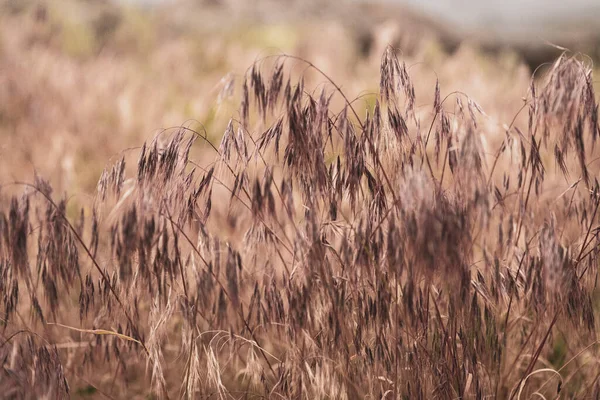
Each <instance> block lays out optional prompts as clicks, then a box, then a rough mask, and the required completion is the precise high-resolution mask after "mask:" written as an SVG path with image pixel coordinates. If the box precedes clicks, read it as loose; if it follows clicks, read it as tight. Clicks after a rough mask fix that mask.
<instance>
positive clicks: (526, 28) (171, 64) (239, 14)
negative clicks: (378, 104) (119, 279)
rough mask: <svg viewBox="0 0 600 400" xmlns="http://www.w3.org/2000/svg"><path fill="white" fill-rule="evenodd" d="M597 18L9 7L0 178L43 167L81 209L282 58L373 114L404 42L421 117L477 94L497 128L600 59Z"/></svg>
mask: <svg viewBox="0 0 600 400" xmlns="http://www.w3.org/2000/svg"><path fill="white" fill-rule="evenodd" d="M598 16H600V2H598V1H597V0H572V1H570V2H568V5H567V2H563V1H554V0H553V1H549V0H546V1H543V0H505V1H470V0H381V1H359V0H338V1H335V2H334V1H326V0H298V1H294V0H244V1H241V0H113V1H110V0H46V1H44V0H0V181H2V182H7V181H12V180H27V181H31V180H32V177H33V173H34V171H37V173H39V174H40V175H42V176H44V177H46V178H47V179H50V182H51V184H52V185H53V186H54V187H55V189H56V190H57V191H58V192H59V193H69V194H70V195H72V196H73V200H72V203H73V209H74V210H76V209H77V208H78V206H79V204H77V203H78V200H77V199H78V198H80V197H85V196H90V195H93V193H94V191H95V187H96V183H97V180H98V177H99V176H100V174H101V172H102V169H103V168H104V167H105V166H106V165H107V164H108V163H110V162H112V161H114V160H115V159H116V158H117V157H121V156H122V155H123V154H124V152H127V151H128V150H126V149H132V148H137V147H139V146H141V144H142V143H143V142H144V141H145V140H149V139H151V138H152V137H153V135H154V134H155V133H156V132H158V131H159V130H160V129H163V128H169V127H175V126H180V125H181V124H185V125H186V126H189V127H191V128H194V129H201V128H204V129H206V132H207V135H208V137H209V138H210V139H211V140H212V141H213V142H216V143H218V141H219V140H220V137H221V135H222V132H223V131H224V128H225V126H226V124H227V121H228V120H229V118H230V117H231V116H234V117H235V116H236V110H237V105H238V104H239V87H238V84H239V82H240V77H241V76H243V74H244V73H245V72H246V70H247V69H248V67H250V66H251V65H252V63H253V62H255V61H257V60H260V59H263V58H264V57H266V56H269V55H275V54H281V53H287V54H292V55H295V56H299V57H303V58H304V59H306V60H309V61H311V62H313V63H314V64H316V65H317V66H318V67H320V68H321V69H322V70H323V71H324V72H325V73H327V74H328V75H329V76H331V77H332V78H333V79H334V80H335V81H336V82H337V83H338V84H340V85H341V86H342V87H343V88H344V90H345V91H346V93H347V94H348V95H349V96H350V97H352V98H357V100H356V101H357V102H360V103H361V104H362V105H363V106H364V107H369V104H372V103H373V102H374V99H375V96H376V93H377V91H378V87H379V62H380V59H381V55H382V53H383V51H384V49H385V47H386V46H387V45H393V46H395V47H396V48H398V49H399V50H400V52H401V55H402V56H401V59H402V61H405V62H406V63H407V65H409V66H410V74H411V76H412V78H413V79H414V81H415V82H416V91H417V103H418V104H417V106H418V107H421V108H423V110H424V111H423V112H430V109H431V107H430V105H431V103H432V95H433V88H434V86H435V80H436V79H439V81H440V85H441V88H442V96H443V95H445V94H447V93H449V92H450V91H453V90H461V91H463V92H466V93H468V94H469V95H470V96H472V97H473V98H475V99H476V100H477V101H478V103H479V104H481V106H482V107H483V108H484V109H485V110H486V112H487V113H488V114H489V115H492V116H493V118H494V121H496V122H497V124H501V123H503V122H506V121H510V120H511V119H512V117H513V116H514V115H515V114H516V112H517V111H518V109H519V108H520V107H521V106H522V104H523V103H522V100H521V99H522V97H523V96H524V95H525V94H526V91H527V87H528V84H529V79H530V77H531V71H532V70H533V69H534V68H535V67H537V66H538V65H540V64H543V63H545V62H548V61H551V60H553V59H554V58H556V57H557V56H558V55H559V54H560V53H561V51H562V50H561V48H568V49H569V50H571V51H573V52H581V53H583V54H586V55H587V56H589V57H590V60H598V58H599V57H600V18H598ZM582 57H583V56H582ZM596 76H597V75H596ZM323 81H324V79H323V77H319V76H313V77H309V78H308V85H312V86H311V87H312V89H315V88H317V87H318V86H319V85H321V84H323ZM232 88H233V89H234V90H229V89H232ZM225 89H227V90H225ZM124 149H125V150H124ZM198 151H199V153H201V149H199V150H198Z"/></svg>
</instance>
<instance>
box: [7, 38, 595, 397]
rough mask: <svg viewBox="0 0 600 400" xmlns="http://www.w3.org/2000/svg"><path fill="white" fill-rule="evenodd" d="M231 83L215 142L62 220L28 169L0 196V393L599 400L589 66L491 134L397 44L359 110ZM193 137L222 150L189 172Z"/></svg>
mask: <svg viewBox="0 0 600 400" xmlns="http://www.w3.org/2000/svg"><path fill="white" fill-rule="evenodd" d="M292 65H294V66H298V67H300V69H302V68H303V69H305V70H308V71H310V72H312V73H317V74H319V75H321V76H322V81H324V82H327V86H319V89H318V90H319V91H317V89H315V88H312V87H306V86H305V84H304V79H303V77H302V76H299V77H297V76H296V75H295V74H293V73H292V72H291V71H292V70H293V68H292ZM305 67H306V68H305ZM242 81H243V82H242V100H241V104H240V107H239V113H238V114H237V115H236V117H235V118H232V120H231V121H230V123H229V125H228V126H227V129H226V131H225V133H224V135H223V138H222V141H221V143H220V145H219V144H216V143H211V142H210V140H209V137H208V136H207V133H206V132H203V131H201V132H196V131H193V130H191V129H188V128H183V127H182V128H180V129H176V130H168V131H165V132H162V133H160V134H159V135H157V136H156V137H155V138H154V139H153V140H152V141H151V142H149V143H146V144H144V146H143V147H142V149H141V150H140V151H139V152H138V153H139V154H138V158H137V165H135V163H133V165H132V163H131V162H128V160H127V159H128V158H129V157H131V156H132V152H131V151H129V152H126V153H124V154H125V155H124V156H123V158H122V159H121V160H120V161H118V162H117V163H115V164H114V166H111V167H109V168H107V169H106V170H105V172H104V173H103V174H102V176H101V178H100V180H99V183H98V191H97V195H96V197H95V200H94V205H93V208H92V212H88V213H86V212H85V210H83V209H82V210H81V213H80V217H79V218H77V219H73V218H71V219H69V218H67V216H66V215H67V213H66V207H67V201H68V198H66V197H61V196H60V195H56V194H54V193H53V191H52V188H51V186H50V184H49V183H47V182H46V181H45V180H44V179H43V177H41V176H36V177H35V180H34V183H32V184H30V183H21V182H6V183H5V185H3V186H2V189H1V192H0V195H2V196H3V199H2V202H1V203H0V204H1V205H2V208H0V274H1V279H0V285H1V286H0V289H1V290H0V294H1V295H2V303H1V306H2V316H1V317H0V318H1V321H0V323H1V325H0V327H1V328H0V330H1V334H2V336H1V343H0V355H1V359H2V360H3V362H2V371H1V372H0V376H1V379H0V389H1V390H2V393H3V394H4V395H6V396H7V397H15V398H20V397H26V398H38V397H42V396H46V397H47V398H64V397H67V396H68V395H77V396H83V394H82V393H81V392H80V391H77V392H74V390H73V382H77V384H78V386H81V384H82V382H85V383H86V384H87V385H88V386H87V387H88V388H89V389H90V390H91V391H92V392H96V393H97V394H98V395H103V396H105V397H109V398H111V397H113V398H123V397H131V396H127V395H126V393H128V392H130V393H145V394H152V396H156V397H158V398H176V397H185V398H223V399H225V398H265V397H268V398H319V399H320V398H336V399H337V398H349V399H354V398H406V399H416V398H420V399H429V398H440V399H456V398H482V399H483V398H494V397H496V398H510V399H515V398H519V399H525V398H533V397H534V396H536V395H537V396H538V397H539V396H543V397H544V398H558V397H561V398H563V397H564V398H584V397H587V398H596V397H598V396H600V382H599V381H598V378H599V376H600V374H598V372H597V371H598V366H597V364H598V349H597V347H596V344H597V339H596V328H597V321H596V313H597V312H598V292H597V290H596V287H595V285H596V278H597V273H598V251H599V247H598V245H599V243H600V241H599V237H598V232H599V231H598V219H599V216H598V215H597V214H598V213H597V211H598V208H599V206H600V196H599V190H600V188H599V185H598V181H597V180H596V176H597V175H598V167H597V163H596V161H597V158H596V157H597V156H598V154H597V153H598V151H597V150H596V149H595V146H594V145H595V142H596V139H597V138H598V135H599V134H600V128H599V125H598V114H597V113H598V103H597V101H596V98H595V93H594V89H593V83H592V82H593V78H592V75H591V70H590V67H589V66H588V65H586V63H585V62H583V61H581V60H580V59H578V58H577V57H568V56H566V55H564V56H562V57H561V58H560V59H558V60H557V61H556V62H555V63H554V65H553V66H552V68H551V69H550V70H549V71H548V72H547V74H546V76H544V77H543V78H540V79H537V80H535V81H534V80H532V83H531V86H530V89H529V91H528V93H526V94H525V98H524V102H523V107H522V112H523V113H528V123H527V124H525V125H524V126H519V124H518V123H517V122H516V121H517V117H515V120H514V121H513V123H511V124H510V125H505V126H504V127H503V130H504V137H502V138H500V139H499V140H496V141H494V140H492V138H485V132H486V130H485V126H486V125H487V124H489V123H491V122H490V121H493V118H492V117H490V116H488V115H487V114H486V113H485V112H484V110H483V109H482V107H481V106H479V105H478V103H477V102H476V101H475V100H473V99H472V98H470V97H469V96H467V95H466V94H464V93H462V92H451V93H449V94H448V93H447V92H444V88H443V85H441V84H440V83H439V82H438V83H436V85H435V87H434V88H432V90H431V92H432V94H433V102H432V106H431V113H430V114H426V113H423V112H422V110H417V108H418V103H417V100H416V94H415V83H414V82H413V80H412V79H411V74H410V72H409V68H408V67H407V66H406V64H405V63H404V62H402V60H401V59H398V58H397V56H396V54H395V52H394V50H393V49H392V48H388V49H386V51H385V53H384V55H383V57H382V62H381V69H380V90H379V94H378V96H377V101H376V103H375V105H374V107H373V108H372V109H371V110H369V109H368V110H366V112H365V110H359V109H358V108H357V103H355V102H353V101H352V100H351V99H349V98H348V97H347V96H346V95H345V93H344V92H343V91H342V89H340V87H339V86H338V85H337V84H336V83H335V81H334V80H333V79H332V78H331V77H329V76H328V75H326V74H324V73H323V72H321V70H319V69H318V68H317V67H316V66H315V65H314V64H312V63H310V62H308V61H305V60H302V59H299V58H296V57H290V56H279V57H270V58H266V59H262V60H260V61H259V62H257V63H255V64H254V65H252V66H251V68H250V69H249V70H248V72H247V73H246V75H245V76H244V77H243V78H242ZM420 89H421V90H422V89H423V88H420ZM444 96H445V97H444ZM338 104H342V107H341V109H340V108H339V107H337V106H336V105H338ZM195 142H200V143H201V144H202V145H208V146H209V148H211V149H212V151H213V152H214V161H212V162H210V163H207V162H206V160H198V161H194V160H192V158H191V156H190V152H191V150H192V149H193V148H194V146H197V145H196V144H195ZM496 142H497V143H496ZM136 152H137V150H136ZM90 214H91V215H90ZM142 365H143V366H145V370H144V368H141V367H140V366H142ZM107 370H108V371H110V372H111V374H108V376H107V375H106V374H104V372H105V371H107ZM100 371H101V372H102V374H100ZM100 378H101V379H100Z"/></svg>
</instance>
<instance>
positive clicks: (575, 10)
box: [117, 0, 600, 33]
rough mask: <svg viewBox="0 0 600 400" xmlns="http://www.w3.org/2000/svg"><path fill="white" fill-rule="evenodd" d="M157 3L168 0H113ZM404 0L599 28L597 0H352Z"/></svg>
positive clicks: (505, 27) (511, 22)
mask: <svg viewBox="0 0 600 400" xmlns="http://www.w3.org/2000/svg"><path fill="white" fill-rule="evenodd" d="M117 1H122V2H125V3H142V4H159V3H165V2H169V1H172V0H117ZM331 1H334V0H331ZM353 1H356V2H388V3H397V4H406V5H408V6H410V7H411V8H412V9H414V10H416V11H419V12H420V13H422V14H424V15H426V16H431V17H435V18H439V19H441V20H442V21H445V22H447V23H450V24H453V25H455V26H459V27H462V28H464V29H465V30H470V29H478V28H479V29H482V28H483V29H492V30H496V31H507V32H512V33H518V32H530V31H536V30H538V28H539V27H542V26H544V27H547V26H548V25H549V24H556V23H557V22H562V23H567V24H573V23H575V24H577V23H578V22H579V20H581V19H583V20H585V23H582V24H584V25H585V26H578V27H577V28H578V29H589V30H590V31H598V30H600V0H353Z"/></svg>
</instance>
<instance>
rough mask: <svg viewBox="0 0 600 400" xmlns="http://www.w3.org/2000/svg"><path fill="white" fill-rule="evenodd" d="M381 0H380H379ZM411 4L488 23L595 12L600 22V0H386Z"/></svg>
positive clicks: (474, 22) (515, 22)
mask: <svg viewBox="0 0 600 400" xmlns="http://www.w3.org/2000/svg"><path fill="white" fill-rule="evenodd" d="M375 1H377V0H375ZM383 1H388V2H396V3H402V4H408V5H410V6H411V7H412V8H414V9H415V10H419V11H421V12H424V13H425V14H432V15H434V16H436V17H440V18H443V19H446V20H448V21H449V22H452V23H457V24H465V25H478V26H484V25H486V24H488V23H492V24H494V25H497V24H509V25H511V26H513V25H515V26H518V25H519V24H531V23H533V24H535V23H540V24H541V23H544V21H552V20H555V21H556V20H561V19H565V18H578V17H581V16H587V17H591V16H595V17H596V23H595V24H596V26H600V0H383Z"/></svg>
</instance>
